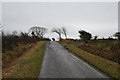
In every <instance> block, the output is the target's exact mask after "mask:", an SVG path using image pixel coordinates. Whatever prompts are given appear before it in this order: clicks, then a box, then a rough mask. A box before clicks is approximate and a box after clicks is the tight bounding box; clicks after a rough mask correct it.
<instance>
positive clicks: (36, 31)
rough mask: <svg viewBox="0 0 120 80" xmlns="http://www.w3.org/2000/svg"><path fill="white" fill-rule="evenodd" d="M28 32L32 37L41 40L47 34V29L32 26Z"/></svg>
mask: <svg viewBox="0 0 120 80" xmlns="http://www.w3.org/2000/svg"><path fill="white" fill-rule="evenodd" d="M29 31H30V32H31V34H32V35H34V36H37V37H40V38H41V39H42V38H43V36H44V35H45V33H46V32H47V29H46V28H44V27H38V26H34V27H31V28H30V30H29Z"/></svg>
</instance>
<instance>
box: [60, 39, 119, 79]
mask: <svg viewBox="0 0 120 80" xmlns="http://www.w3.org/2000/svg"><path fill="white" fill-rule="evenodd" d="M60 43H61V44H63V45H64V46H65V47H66V48H67V49H68V50H69V51H71V52H73V53H74V54H76V55H77V56H79V57H80V58H82V59H83V60H85V61H86V62H87V63H89V64H91V65H93V66H95V67H96V68H98V69H99V70H100V71H102V72H104V73H106V74H107V75H108V76H110V77H112V78H117V79H118V78H119V72H120V65H119V64H118V63H116V62H113V61H110V60H107V59H105V58H102V57H100V56H97V55H94V54H92V53H89V52H87V51H84V50H82V49H80V48H79V47H78V45H77V43H75V42H74V41H60Z"/></svg>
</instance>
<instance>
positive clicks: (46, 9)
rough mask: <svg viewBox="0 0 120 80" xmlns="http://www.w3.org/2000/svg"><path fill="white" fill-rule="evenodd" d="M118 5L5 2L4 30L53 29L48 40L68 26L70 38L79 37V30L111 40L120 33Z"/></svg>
mask: <svg viewBox="0 0 120 80" xmlns="http://www.w3.org/2000/svg"><path fill="white" fill-rule="evenodd" d="M117 4H118V3H117V2H66V3H65V2H3V3H2V24H3V25H4V30H5V31H7V32H10V31H14V30H17V31H25V32H28V30H29V28H31V27H32V26H35V25H37V26H40V27H45V28H48V29H49V32H48V33H47V34H46V35H45V36H46V37H50V38H52V37H55V38H57V37H58V35H57V34H55V33H51V29H52V28H58V27H63V26H64V27H66V29H67V32H68V37H70V38H79V36H78V35H79V34H78V30H86V31H88V32H90V33H92V35H93V36H94V35H99V37H109V36H112V35H113V34H114V33H115V32H117V31H118V5H117Z"/></svg>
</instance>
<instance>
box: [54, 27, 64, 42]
mask: <svg viewBox="0 0 120 80" xmlns="http://www.w3.org/2000/svg"><path fill="white" fill-rule="evenodd" d="M52 32H55V33H57V34H58V35H59V39H60V40H61V34H63V32H62V30H61V29H60V28H53V29H52Z"/></svg>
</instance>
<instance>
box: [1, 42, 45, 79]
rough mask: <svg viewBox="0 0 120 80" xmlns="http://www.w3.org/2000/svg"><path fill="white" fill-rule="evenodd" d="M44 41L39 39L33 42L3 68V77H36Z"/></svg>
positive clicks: (38, 71)
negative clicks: (26, 49)
mask: <svg viewBox="0 0 120 80" xmlns="http://www.w3.org/2000/svg"><path fill="white" fill-rule="evenodd" d="M46 43H47V41H40V42H37V43H35V44H33V46H32V48H31V49H30V50H28V51H26V52H25V53H24V54H23V55H22V56H21V57H19V58H17V59H16V60H14V61H13V62H12V63H11V64H10V66H9V67H7V68H5V69H3V78H38V75H39V73H40V69H41V65H42V61H43V56H44V50H45V44H46Z"/></svg>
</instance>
